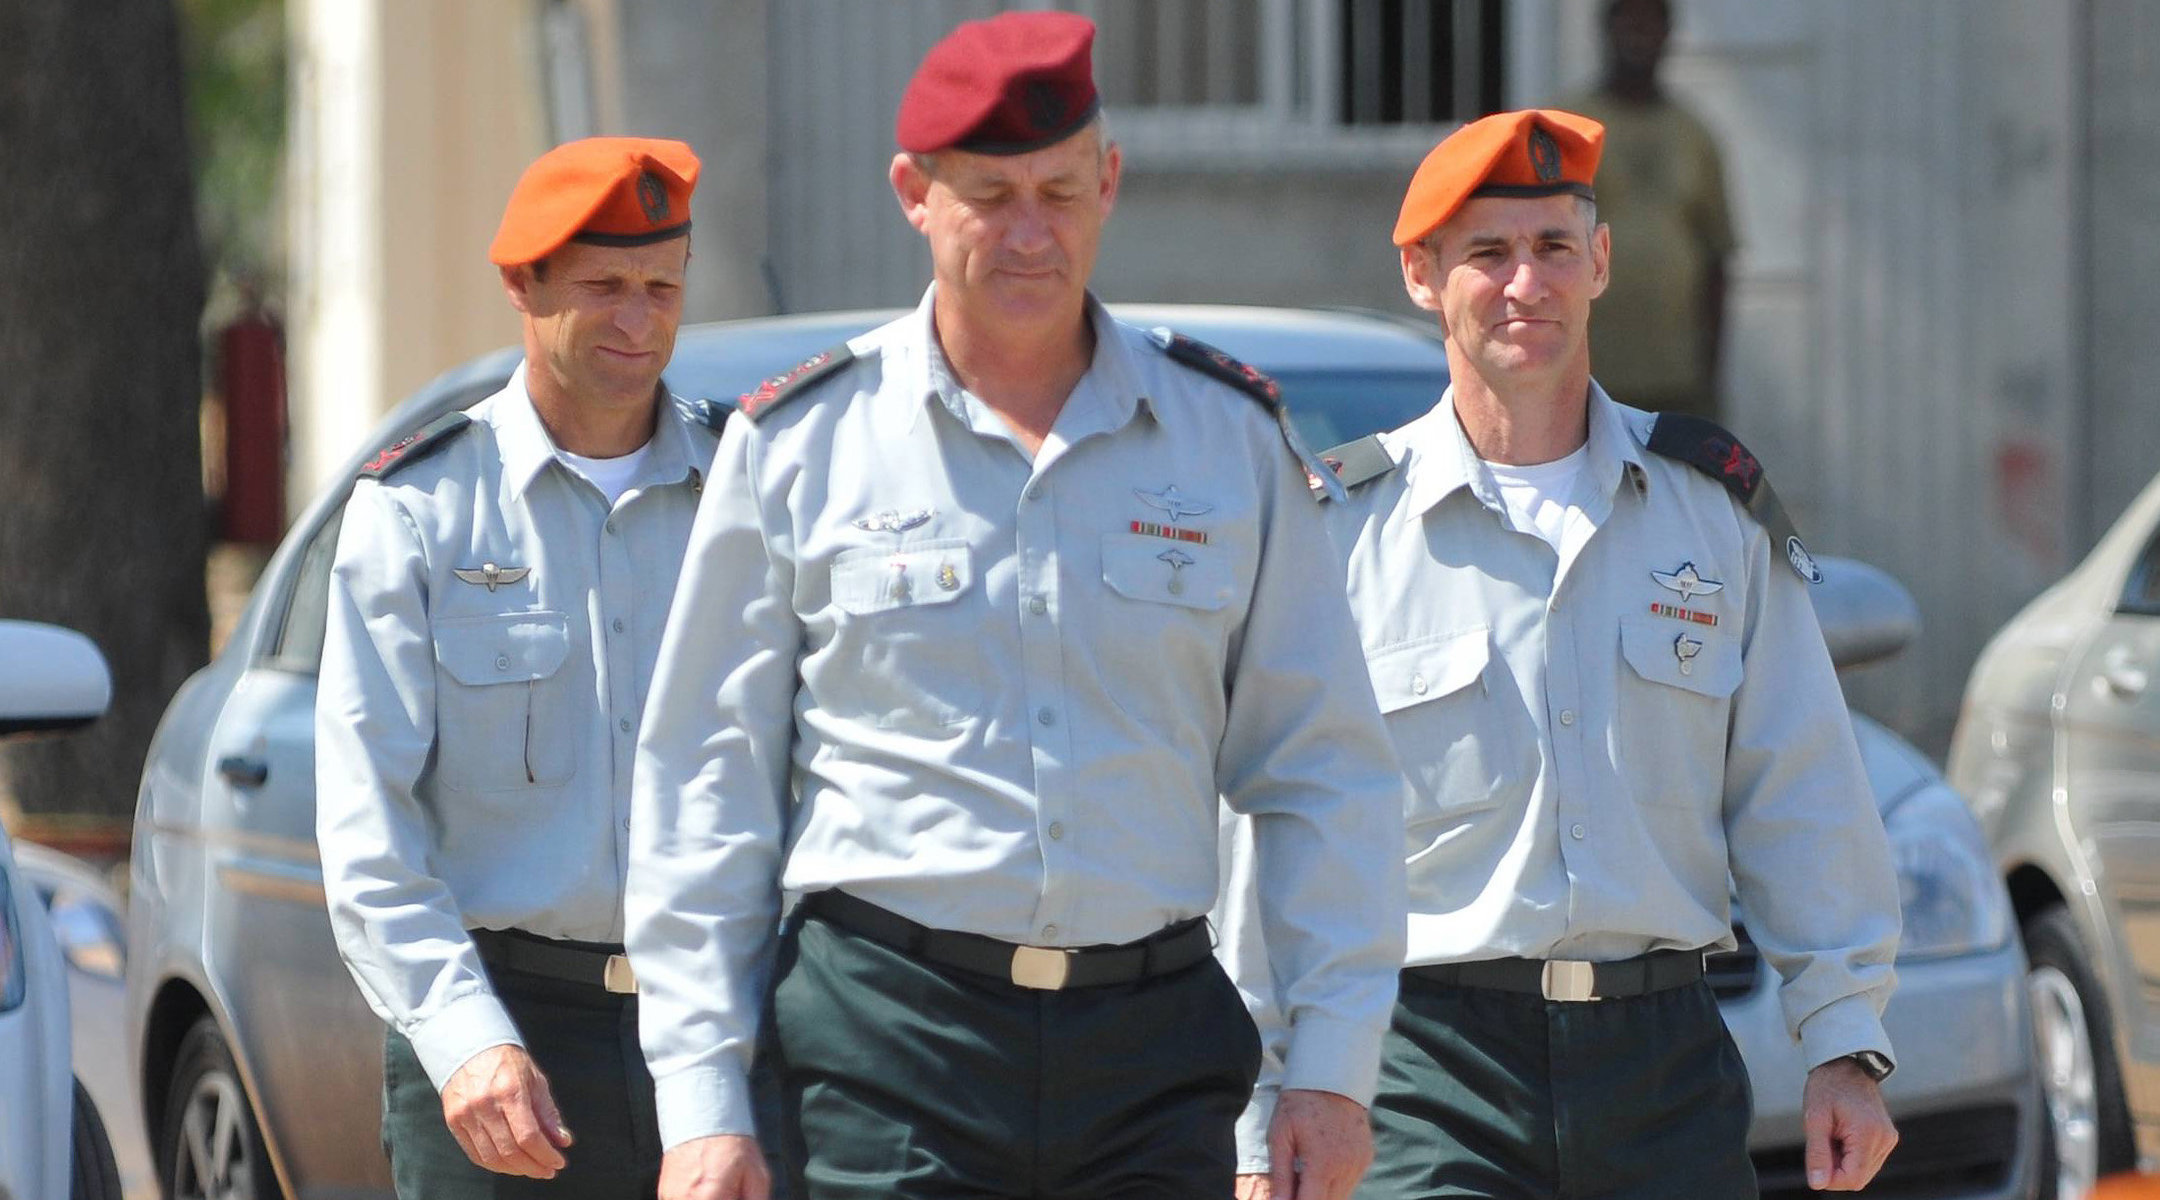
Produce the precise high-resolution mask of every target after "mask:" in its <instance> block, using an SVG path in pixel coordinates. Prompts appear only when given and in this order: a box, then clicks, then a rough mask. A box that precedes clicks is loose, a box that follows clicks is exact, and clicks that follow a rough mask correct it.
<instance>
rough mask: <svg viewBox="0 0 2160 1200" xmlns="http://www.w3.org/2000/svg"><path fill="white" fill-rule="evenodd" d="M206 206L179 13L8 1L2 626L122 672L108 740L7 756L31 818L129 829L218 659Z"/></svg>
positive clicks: (3, 151)
mask: <svg viewBox="0 0 2160 1200" xmlns="http://www.w3.org/2000/svg"><path fill="white" fill-rule="evenodd" d="M192 187H193V184H192V179H191V176H190V171H189V165H188V145H187V134H186V128H185V122H184V114H183V112H182V88H181V68H180V47H179V25H178V18H177V15H176V13H175V11H174V6H173V0H0V617H12V618H21V619H28V620H41V621H52V622H55V623H58V624H64V625H68V626H72V627H74V628H76V629H79V630H81V631H82V632H84V633H86V634H88V635H90V637H92V638H93V639H95V640H96V641H97V643H98V645H99V647H101V648H102V649H103V650H104V651H105V656H106V658H107V660H108V661H109V662H111V664H112V669H113V706H112V711H111V712H110V714H108V715H107V716H106V718H105V719H104V720H103V721H101V722H99V723H98V724H96V725H94V726H92V727H90V729H88V730H86V731H84V732H82V733H79V734H76V735H74V736H72V737H68V738H63V739H59V740H55V741H49V742H37V743H32V744H29V745H25V746H16V747H9V748H7V749H5V750H0V799H12V800H13V802H14V803H16V804H18V805H20V806H21V808H22V810H23V811H24V812H25V813H31V814H54V813H63V814H83V815H85V816H87V817H94V818H118V819H119V820H120V821H124V820H125V819H126V818H127V817H128V816H129V815H130V814H131V813H132V812H133V811H134V805H135V790H136V784H137V781H138V779H139V778H140V775H141V772H142V763H143V752H144V751H145V749H147V748H148V746H149V743H150V735H151V733H152V731H153V730H154V729H155V727H156V724H157V721H158V717H159V715H160V714H161V713H162V712H163V711H164V708H165V703H166V701H167V700H169V699H171V697H172V694H173V692H174V690H175V689H176V688H178V687H179V686H180V683H181V682H182V681H183V680H184V679H186V677H187V675H188V673H189V672H190V671H192V670H194V669H195V668H196V667H198V666H200V665H202V662H203V659H204V657H205V654H206V652H207V643H208V627H209V616H208V611H207V606H206V603H205V600H204V595H203V556H204V538H205V529H204V527H205V518H204V504H203V494H202V465H201V458H202V450H201V434H200V423H199V422H200V417H199V412H200V404H201V392H202V386H201V365H200V353H201V350H200V343H199V340H198V333H197V323H198V321H199V320H200V316H201V312H202V301H203V267H202V255H201V250H200V247H199V245H198V242H197V237H196V229H195V215H194V212H195V206H194V198H193V194H192ZM7 675H8V666H7V664H6V663H0V687H4V686H6V681H7Z"/></svg>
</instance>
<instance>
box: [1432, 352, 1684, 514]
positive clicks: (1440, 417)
mask: <svg viewBox="0 0 2160 1200" xmlns="http://www.w3.org/2000/svg"><path fill="white" fill-rule="evenodd" d="M1589 418H1590V420H1589V424H1590V436H1589V440H1588V443H1587V444H1588V447H1589V450H1590V454H1589V458H1588V460H1587V461H1585V462H1584V463H1583V474H1584V476H1585V477H1586V478H1588V479H1589V480H1590V481H1591V482H1592V483H1593V484H1594V485H1596V486H1595V487H1594V489H1593V491H1592V493H1591V494H1592V495H1594V496H1596V497H1597V498H1598V505H1599V507H1603V506H1604V505H1605V504H1606V503H1608V502H1609V501H1610V498H1611V496H1612V493H1613V489H1615V488H1617V487H1619V486H1620V481H1621V478H1622V477H1623V475H1625V476H1626V477H1627V478H1629V479H1631V480H1632V481H1633V482H1634V484H1635V488H1636V490H1637V491H1638V492H1640V491H1643V490H1644V489H1646V488H1647V486H1648V472H1647V471H1645V470H1644V469H1643V461H1642V447H1641V445H1640V444H1639V443H1638V442H1637V441H1636V438H1635V436H1634V434H1633V433H1632V432H1631V431H1630V430H1629V429H1628V427H1627V423H1626V421H1624V420H1623V419H1622V417H1621V414H1620V406H1619V405H1618V404H1615V403H1614V402H1613V399H1612V397H1611V396H1608V395H1606V394H1605V389H1604V388H1602V387H1599V386H1598V384H1597V382H1596V381H1595V380H1592V381H1591V383H1590V398H1589ZM1390 440H1392V441H1395V442H1397V443H1399V444H1400V445H1401V446H1402V447H1403V448H1405V449H1408V450H1411V451H1414V452H1415V453H1413V454H1412V455H1411V456H1410V459H1409V462H1408V464H1407V465H1406V466H1405V467H1404V475H1405V476H1406V488H1407V494H1408V501H1409V504H1410V508H1411V511H1413V512H1416V513H1420V514H1422V513H1425V512H1428V511H1430V510H1431V509H1432V508H1433V507H1434V506H1435V505H1437V504H1439V503H1440V502H1441V501H1443V500H1445V499H1447V498H1448V497H1449V496H1450V495H1452V494H1454V493H1455V492H1456V491H1457V490H1459V489H1465V488H1467V489H1468V490H1469V491H1470V493H1471V494H1472V495H1474V496H1476V497H1477V499H1478V503H1480V504H1483V505H1484V506H1485V507H1486V508H1489V509H1491V510H1493V511H1494V512H1499V511H1502V508H1503V505H1502V503H1501V500H1500V486H1499V484H1498V483H1496V482H1495V481H1494V479H1493V476H1492V471H1491V470H1490V469H1489V468H1487V467H1486V465H1485V463H1484V462H1483V461H1482V460H1481V459H1479V458H1478V455H1477V451H1476V450H1475V449H1474V448H1472V446H1471V445H1470V435H1469V434H1467V433H1465V432H1463V427H1462V421H1461V420H1459V419H1458V418H1457V417H1456V415H1455V388H1454V387H1453V386H1452V385H1450V386H1449V387H1448V390H1447V391H1446V392H1444V393H1442V394H1441V397H1440V402H1439V403H1438V404H1435V405H1433V407H1432V410H1431V411H1430V412H1427V413H1426V414H1425V415H1424V416H1421V417H1419V418H1418V419H1417V420H1415V421H1412V422H1410V423H1409V424H1407V425H1405V426H1403V427H1402V428H1401V429H1398V430H1396V431H1395V433H1394V434H1392V435H1391V436H1390ZM1390 449H1393V447H1390Z"/></svg>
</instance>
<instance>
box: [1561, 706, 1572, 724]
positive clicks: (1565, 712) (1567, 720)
mask: <svg viewBox="0 0 2160 1200" xmlns="http://www.w3.org/2000/svg"><path fill="white" fill-rule="evenodd" d="M1560 723H1561V724H1562V725H1573V724H1574V723H1575V710H1574V709H1572V708H1563V709H1561V710H1560Z"/></svg>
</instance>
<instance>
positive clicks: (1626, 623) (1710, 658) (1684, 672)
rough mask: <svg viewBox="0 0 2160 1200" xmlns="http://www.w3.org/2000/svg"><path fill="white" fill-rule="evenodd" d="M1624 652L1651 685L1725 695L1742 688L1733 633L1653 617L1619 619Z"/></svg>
mask: <svg viewBox="0 0 2160 1200" xmlns="http://www.w3.org/2000/svg"><path fill="white" fill-rule="evenodd" d="M1620 652H1621V653H1622V654H1623V655H1625V656H1626V658H1627V661H1628V665H1629V666H1630V667H1633V668H1635V673H1636V674H1637V675H1640V676H1642V677H1643V678H1644V679H1647V680H1649V681H1650V682H1652V683H1662V684H1665V685H1667V686H1669V687H1676V688H1680V689H1682V690H1684V691H1690V692H1694V693H1695V694H1697V695H1700V696H1709V697H1711V698H1712V699H1723V698H1725V697H1727V696H1730V695H1732V694H1733V691H1734V689H1736V688H1738V687H1739V686H1740V676H1741V674H1742V669H1741V663H1740V645H1739V643H1738V642H1737V641H1736V640H1734V638H1733V637H1732V636H1731V635H1730V634H1726V633H1723V632H1720V631H1718V630H1715V629H1699V628H1695V627H1693V626H1688V625H1682V624H1680V623H1679V622H1677V621H1660V620H1657V619H1656V618H1653V617H1627V618H1623V619H1622V620H1621V622H1620Z"/></svg>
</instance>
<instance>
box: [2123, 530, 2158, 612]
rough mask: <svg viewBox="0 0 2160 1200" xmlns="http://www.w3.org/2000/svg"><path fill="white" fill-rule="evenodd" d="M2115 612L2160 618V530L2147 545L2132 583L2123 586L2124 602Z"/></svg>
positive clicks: (2131, 576)
mask: <svg viewBox="0 0 2160 1200" xmlns="http://www.w3.org/2000/svg"><path fill="white" fill-rule="evenodd" d="M2115 611H2117V612H2122V613H2130V614H2132V615H2135V616H2142V617H2160V530H2156V531H2154V533H2153V535H2152V537H2151V539H2149V540H2148V541H2147V542H2146V543H2145V552H2144V553H2143V554H2140V555H2138V560H2137V565H2136V566H2134V567H2132V568H2130V581H2129V582H2128V583H2126V584H2124V585H2123V594H2122V600H2121V601H2120V602H2119V603H2117V604H2116V606H2115Z"/></svg>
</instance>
